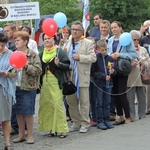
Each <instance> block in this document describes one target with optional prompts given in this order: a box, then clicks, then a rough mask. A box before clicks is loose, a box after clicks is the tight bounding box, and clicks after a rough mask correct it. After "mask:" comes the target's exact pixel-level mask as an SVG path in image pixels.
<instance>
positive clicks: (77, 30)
mask: <svg viewBox="0 0 150 150" xmlns="http://www.w3.org/2000/svg"><path fill="white" fill-rule="evenodd" d="M71 31H76V32H79V31H82V30H81V29H71Z"/></svg>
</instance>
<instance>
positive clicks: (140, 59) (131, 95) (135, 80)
mask: <svg viewBox="0 0 150 150" xmlns="http://www.w3.org/2000/svg"><path fill="white" fill-rule="evenodd" d="M130 34H131V35H132V39H133V43H134V46H135V49H136V51H137V54H138V55H137V58H136V59H135V60H133V62H132V72H131V73H130V75H129V78H128V84H127V87H128V92H127V98H128V101H129V107H130V117H131V121H135V116H136V113H135V94H136V96H137V101H138V117H139V119H142V118H145V116H146V113H145V112H146V86H145V85H144V84H143V83H142V80H141V69H140V66H141V64H145V61H146V62H147V59H146V58H149V55H148V53H147V50H146V49H145V48H144V47H142V46H140V45H139V41H140V37H141V34H140V32H138V31H136V30H132V31H131V32H130Z"/></svg>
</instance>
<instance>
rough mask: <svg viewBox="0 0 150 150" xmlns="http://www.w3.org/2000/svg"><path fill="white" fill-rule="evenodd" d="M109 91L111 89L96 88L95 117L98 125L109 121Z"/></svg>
mask: <svg viewBox="0 0 150 150" xmlns="http://www.w3.org/2000/svg"><path fill="white" fill-rule="evenodd" d="M111 90H112V88H106V87H99V89H98V88H97V92H96V96H97V98H96V117H97V122H98V123H101V122H104V121H106V122H107V121H109V117H110V102H111Z"/></svg>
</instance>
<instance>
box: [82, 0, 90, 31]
mask: <svg viewBox="0 0 150 150" xmlns="http://www.w3.org/2000/svg"><path fill="white" fill-rule="evenodd" d="M82 24H83V28H84V31H86V30H87V28H88V26H89V25H90V9H89V0H84V11H83V20H82Z"/></svg>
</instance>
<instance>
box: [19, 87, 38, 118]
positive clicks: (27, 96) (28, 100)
mask: <svg viewBox="0 0 150 150" xmlns="http://www.w3.org/2000/svg"><path fill="white" fill-rule="evenodd" d="M35 98H36V90H32V91H26V90H22V89H20V87H17V88H16V114H18V115H33V114H34V113H35Z"/></svg>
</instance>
